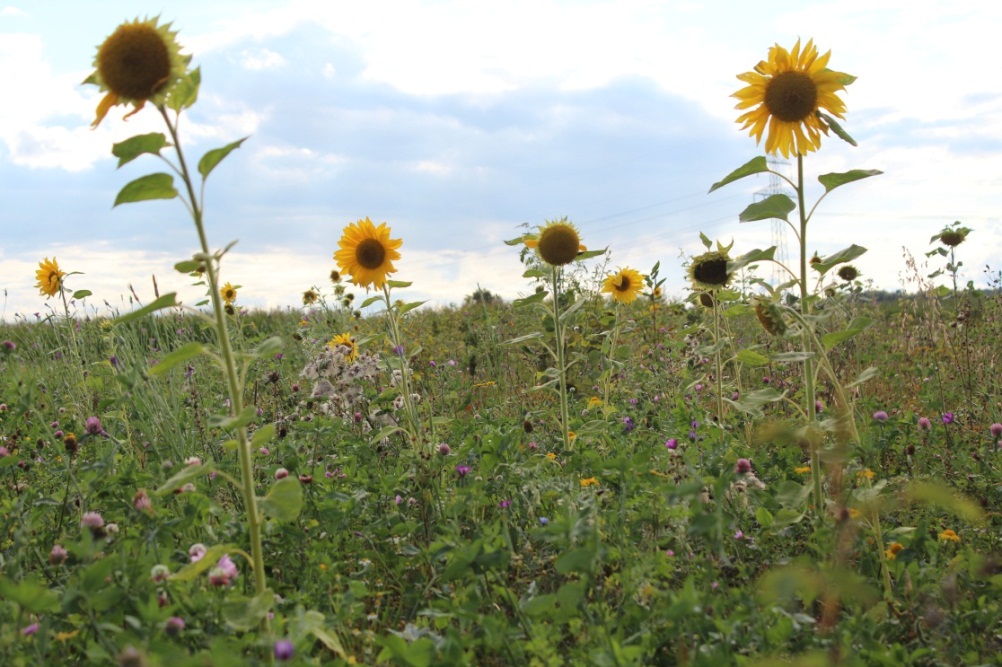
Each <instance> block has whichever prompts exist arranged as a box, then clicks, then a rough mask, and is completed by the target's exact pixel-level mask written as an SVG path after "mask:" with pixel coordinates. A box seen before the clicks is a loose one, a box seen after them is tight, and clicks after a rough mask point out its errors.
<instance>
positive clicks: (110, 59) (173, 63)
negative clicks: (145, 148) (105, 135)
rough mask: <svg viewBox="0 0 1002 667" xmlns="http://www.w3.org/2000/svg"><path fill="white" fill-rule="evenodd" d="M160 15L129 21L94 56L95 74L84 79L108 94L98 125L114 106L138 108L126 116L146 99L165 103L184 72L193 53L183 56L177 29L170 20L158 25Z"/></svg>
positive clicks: (95, 122) (139, 107)
mask: <svg viewBox="0 0 1002 667" xmlns="http://www.w3.org/2000/svg"><path fill="white" fill-rule="evenodd" d="M157 22H158V18H157V17H154V18H152V19H146V20H143V21H140V20H139V19H138V18H137V19H136V20H135V21H132V22H131V23H130V22H126V23H123V24H122V25H120V26H118V28H116V29H115V32H113V33H111V35H110V36H109V37H108V38H107V39H106V40H104V43H102V44H101V46H99V47H98V49H97V57H96V58H94V67H95V68H96V70H95V71H94V73H93V74H91V75H90V76H89V77H87V78H86V79H85V80H84V83H92V84H94V85H95V86H98V87H99V88H100V89H101V91H102V92H104V91H107V95H105V96H104V98H103V99H102V100H101V103H100V104H98V105H97V117H96V118H95V119H94V122H93V123H92V124H91V127H97V126H98V124H100V122H101V121H102V120H103V119H104V117H105V116H106V115H107V113H108V111H109V110H110V109H111V107H113V106H116V105H118V104H131V105H133V107H135V108H134V109H133V110H132V111H131V112H129V113H128V114H126V116H125V117H126V118H128V117H129V116H131V115H132V114H134V113H136V112H138V111H139V110H140V109H142V108H143V106H144V105H145V104H146V102H148V101H149V102H152V103H153V104H156V105H161V104H163V103H164V102H165V101H166V99H167V93H168V92H169V91H170V89H171V85H172V84H173V83H175V82H177V81H178V79H180V78H181V77H183V76H184V75H185V73H186V72H187V68H188V63H189V62H190V61H191V56H182V55H181V46H180V45H179V44H178V43H177V39H176V37H177V32H171V31H170V29H169V28H170V25H171V24H170V23H165V24H164V25H158V24H157Z"/></svg>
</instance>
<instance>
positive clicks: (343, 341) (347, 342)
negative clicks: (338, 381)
mask: <svg viewBox="0 0 1002 667" xmlns="http://www.w3.org/2000/svg"><path fill="white" fill-rule="evenodd" d="M327 347H329V348H330V349H332V350H336V349H338V348H339V347H340V348H345V349H342V350H341V351H342V352H343V353H344V358H345V360H347V361H349V362H351V361H355V359H356V357H358V343H356V342H355V339H354V338H352V337H351V334H346V333H342V334H338V335H336V336H334V337H333V338H331V339H330V340H329V341H327Z"/></svg>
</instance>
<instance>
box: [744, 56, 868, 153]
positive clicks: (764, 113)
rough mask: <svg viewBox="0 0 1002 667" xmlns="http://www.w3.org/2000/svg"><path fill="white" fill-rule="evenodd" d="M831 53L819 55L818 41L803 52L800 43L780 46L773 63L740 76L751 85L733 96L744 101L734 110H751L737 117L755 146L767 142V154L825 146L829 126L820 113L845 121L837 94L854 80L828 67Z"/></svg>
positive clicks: (802, 151)
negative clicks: (789, 46) (822, 140)
mask: <svg viewBox="0 0 1002 667" xmlns="http://www.w3.org/2000/svg"><path fill="white" fill-rule="evenodd" d="M830 57H831V51H828V52H827V53H825V54H824V55H823V56H820V57H819V56H818V50H817V48H816V47H815V46H814V40H808V42H807V45H806V46H805V47H804V49H803V50H802V51H801V49H800V40H799V39H798V40H797V43H796V44H795V45H794V47H793V50H792V51H787V50H786V49H784V48H783V47H781V46H780V45H779V44H776V45H775V46H773V47H772V48H770V49H769V59H768V60H763V61H761V62H759V64H758V65H756V66H755V70H754V71H752V72H745V73H744V74H739V75H738V79H740V80H741V81H744V82H745V83H747V84H748V85H747V86H746V87H744V88H742V89H741V90H739V91H738V92H736V93H734V95H733V97H736V98H738V99H739V100H740V102H738V104H737V106H736V107H735V108H736V109H749V108H751V107H754V108H751V110H750V111H747V112H745V113H743V114H741V115H740V116H739V117H738V122H739V123H744V125H742V126H741V129H742V130H747V129H749V128H750V130H751V131H750V134H751V136H753V137H755V143H756V144H758V143H759V142H761V140H762V133H763V132H765V130H766V126H768V129H769V132H768V134H767V135H766V138H765V152H766V153H770V154H772V155H775V154H776V153H777V152H779V153H782V154H783V157H785V158H788V157H790V154H791V153H792V154H793V155H806V154H807V153H810V152H811V151H815V150H817V149H819V148H821V133H822V132H824V133H825V134H828V123H827V122H825V120H824V119H823V118H822V117H821V116H820V115H819V113H820V112H821V110H824V111H826V112H828V113H829V114H831V115H832V116H836V117H838V118H844V117H845V103H844V102H843V101H842V100H841V99H840V98H839V96H838V95H837V94H836V93H838V92H839V91H840V90H845V87H846V86H847V85H849V84H850V83H852V82H853V81H854V80H855V77H854V76H852V75H850V74H845V73H843V72H836V71H833V70H830V69H828V67H827V66H828V59H829V58H830Z"/></svg>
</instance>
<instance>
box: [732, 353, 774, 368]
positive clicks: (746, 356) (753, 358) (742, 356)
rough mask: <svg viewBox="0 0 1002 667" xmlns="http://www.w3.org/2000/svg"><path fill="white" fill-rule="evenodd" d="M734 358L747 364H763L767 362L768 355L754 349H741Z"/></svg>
mask: <svg viewBox="0 0 1002 667" xmlns="http://www.w3.org/2000/svg"><path fill="white" fill-rule="evenodd" d="M734 358H735V359H736V360H738V361H740V362H741V363H743V364H748V365H749V366H765V365H766V364H768V363H769V357H767V356H765V355H764V354H760V353H758V352H756V351H755V350H741V351H740V352H738V353H737V354H736V355H735V356H734Z"/></svg>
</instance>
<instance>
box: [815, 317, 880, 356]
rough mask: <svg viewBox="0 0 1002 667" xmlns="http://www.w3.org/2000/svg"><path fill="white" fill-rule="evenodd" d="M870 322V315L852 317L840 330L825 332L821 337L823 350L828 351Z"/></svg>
mask: <svg viewBox="0 0 1002 667" xmlns="http://www.w3.org/2000/svg"><path fill="white" fill-rule="evenodd" d="M871 324H873V318H872V317H854V318H852V321H851V322H849V326H847V327H846V328H845V329H844V330H842V331H833V332H832V333H829V334H825V335H824V336H822V337H821V344H822V345H824V346H825V351H828V350H830V349H832V348H833V347H835V346H836V345H838V344H839V343H842V342H844V341H847V340H849V339H850V338H852V337H853V336H855V335H856V334H858V333H860V332H861V331H864V330H866V329H867V328H868V327H869V326H870V325H871Z"/></svg>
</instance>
